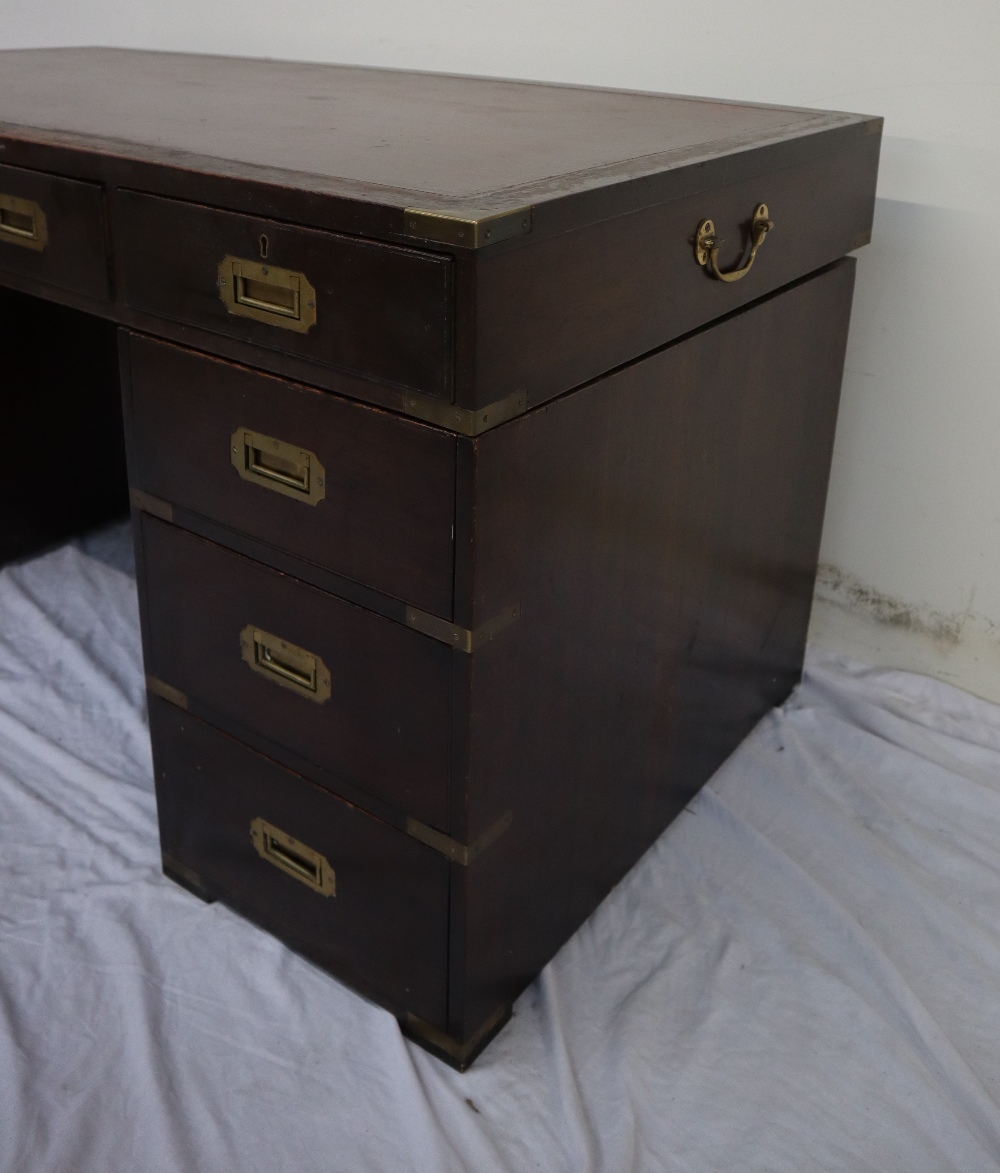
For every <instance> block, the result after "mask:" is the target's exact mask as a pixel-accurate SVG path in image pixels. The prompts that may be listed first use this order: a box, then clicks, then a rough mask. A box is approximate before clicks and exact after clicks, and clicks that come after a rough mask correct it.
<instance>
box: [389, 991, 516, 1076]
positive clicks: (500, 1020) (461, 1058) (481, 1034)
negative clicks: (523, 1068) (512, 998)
mask: <svg viewBox="0 0 1000 1173" xmlns="http://www.w3.org/2000/svg"><path fill="white" fill-rule="evenodd" d="M510 1011H511V1007H510V1004H509V1003H508V1002H501V1004H500V1005H499V1006H498V1007H497V1008H496V1010H494V1011H493V1013H492V1014H491V1015H490V1016H489V1017H488V1018H487V1019H486V1021H485V1022H483V1023H482V1025H481V1026H479V1027H477V1028H476V1030H475V1032H474V1033H473V1034H472V1035H471V1036H470V1037H469V1038H468V1039H467V1040H466V1041H465V1042H464V1043H459V1042H456V1041H455V1040H454V1039H453V1038H452V1037H451V1035H447V1034H445V1033H444V1031H442V1030H438V1028H437V1027H436V1026H431V1024H430V1023H429V1022H424V1020H423V1019H422V1018H418V1017H417V1016H416V1015H415V1014H412V1013H411V1012H410V1011H409V1010H408V1011H407V1012H406V1014H405V1015H404V1016H403V1017H402V1018H401V1019H400V1020H399V1025H400V1027H401V1028H402V1030H403V1033H404V1034H408V1035H409V1036H410V1037H411V1038H412V1039H414V1041H415V1042H418V1043H420V1044H422V1045H424V1046H426V1047H429V1048H430V1049H431V1050H434V1051H438V1052H440V1053H441V1055H442V1057H443V1058H446V1059H447V1060H448V1061H449V1062H451V1063H453V1064H454V1065H455V1066H456V1067H457V1068H458V1069H459V1071H464V1070H465V1069H466V1067H468V1065H469V1064H470V1063H471V1062H472V1060H473V1059H475V1057H476V1056H477V1055H478V1054H479V1052H480V1051H481V1050H482V1049H483V1048H484V1047H485V1046H486V1044H487V1043H488V1042H489V1041H490V1039H492V1037H493V1036H494V1035H495V1034H496V1033H497V1032H498V1031H499V1030H500V1029H501V1028H502V1027H503V1026H505V1025H506V1023H507V1021H508V1019H509V1018H510Z"/></svg>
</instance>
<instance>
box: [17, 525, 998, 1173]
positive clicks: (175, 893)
mask: <svg viewBox="0 0 1000 1173" xmlns="http://www.w3.org/2000/svg"><path fill="white" fill-rule="evenodd" d="M129 564H130V559H129V546H128V535H127V531H126V530H125V529H123V528H121V529H119V528H116V529H114V530H110V531H106V532H104V533H102V534H100V535H97V536H95V537H91V538H89V539H87V540H86V541H84V542H82V543H77V544H74V545H71V546H67V547H64V548H62V549H60V550H57V551H55V552H54V553H51V554H48V555H46V556H45V557H43V558H40V559H37V560H35V561H33V562H29V563H26V564H24V565H21V566H17V567H13V568H9V569H7V570H5V571H3V573H2V574H0V640H2V643H0V1168H3V1169H4V1170H17V1171H18V1173H22V1171H24V1173H46V1171H53V1173H54V1171H59V1173H63V1171H65V1173H90V1171H93V1173H145V1171H155V1173H160V1171H161V1170H162V1171H174V1170H177V1171H178V1173H180V1171H183V1173H202V1171H208V1173H216V1171H218V1173H236V1171H243V1170H250V1171H258V1170H259V1171H261V1173H265V1171H266V1173H283V1171H286V1170H287V1171H289V1173H292V1171H294V1173H323V1171H327V1170H337V1171H340V1170H343V1171H349V1173H363V1171H366V1170H372V1171H377V1173H386V1171H389V1173H391V1171H394V1170H420V1171H424V1170H428V1171H433V1173H442V1171H451V1170H474V1171H476V1173H488V1171H490V1170H517V1171H520V1170H544V1171H545V1173H557V1171H562V1170H567V1171H569V1173H585V1171H588V1170H639V1169H642V1170H671V1171H673V1170H677V1171H681V1170H683V1171H685V1173H686V1171H689V1170H690V1171H698V1173H701V1171H704V1173H730V1171H736V1173H748V1171H752V1170H767V1171H769V1173H770V1171H780V1170H793V1171H795V1173H811V1171H813V1170H838V1171H839V1170H858V1169H862V1170H873V1171H876V1173H888V1171H892V1170H901V1171H905V1173H920V1171H923V1170H945V1169H959V1170H967V1171H969V1173H983V1171H987V1170H994V1169H1000V1107H998V1099H1000V708H997V707H995V706H992V705H989V704H987V703H985V702H983V701H979V700H976V699H974V698H972V697H970V696H968V695H966V694H964V693H962V692H960V691H958V690H957V689H955V688H951V687H948V686H946V685H943V684H940V683H937V682H934V681H931V680H928V679H925V678H923V677H919V676H914V675H908V674H905V673H901V672H888V671H868V670H864V669H861V668H858V667H857V666H850V665H844V664H842V663H839V662H837V661H836V660H835V659H833V658H831V657H829V656H826V655H823V656H821V655H818V654H817V655H813V656H812V657H811V658H810V660H809V663H808V671H807V674H806V679H805V683H804V684H803V685H802V687H800V688H799V690H798V691H797V692H796V693H795V694H794V696H793V697H792V698H791V700H790V701H789V702H788V704H786V705H785V707H784V708H783V709H781V710H779V711H776V712H774V713H772V714H771V715H770V716H769V717H767V718H766V719H765V720H764V721H763V722H762V723H761V725H760V726H759V727H758V728H757V730H756V731H755V732H754V734H753V735H752V736H751V737H750V738H749V740H748V741H747V742H746V743H745V744H744V745H743V746H742V747H741V749H740V750H739V751H738V752H737V753H736V754H735V755H734V757H733V758H732V759H731V760H730V761H729V762H728V763H727V764H726V765H725V766H724V767H723V768H722V769H721V770H720V771H719V773H718V774H717V775H716V777H715V778H714V779H713V780H712V782H711V783H710V785H709V786H708V787H707V788H706V789H705V790H704V791H703V792H702V793H701V794H700V796H699V797H698V798H697V799H696V800H695V801H694V802H693V803H692V804H691V807H690V811H689V813H684V814H682V815H681V816H680V818H679V819H678V820H677V821H676V822H675V823H674V825H673V826H672V827H670V828H669V830H668V831H667V832H666V833H665V834H664V835H663V837H662V838H661V839H660V840H659V842H658V843H657V844H656V845H655V846H654V847H653V848H652V850H651V851H650V852H649V853H648V854H647V855H646V856H645V858H644V859H643V860H642V861H641V862H640V863H639V865H638V866H637V867H636V868H635V869H634V870H633V871H632V873H631V874H630V875H629V876H628V877H627V879H626V880H625V881H624V882H623V883H622V884H621V885H620V886H619V887H618V888H617V889H616V890H615V891H614V892H613V893H612V895H611V896H610V897H609V898H608V900H606V901H605V903H604V904H603V905H602V906H601V908H600V909H599V910H598V911H597V913H595V915H594V916H593V917H592V918H591V919H590V920H589V921H588V922H587V923H586V924H585V925H584V926H583V928H582V929H581V930H580V931H579V932H578V933H577V934H576V936H575V937H573V939H572V940H571V941H570V942H569V943H568V944H567V945H566V947H565V948H564V949H563V950H562V951H561V952H560V953H559V955H558V956H557V957H556V959H555V960H554V961H553V962H552V964H551V965H549V966H548V968H547V969H546V970H545V971H544V973H543V974H542V975H541V977H540V978H539V979H538V980H537V981H536V982H535V984H534V985H533V986H532V987H531V988H530V989H529V990H528V991H527V992H526V993H525V994H524V995H523V996H522V997H521V998H520V1000H519V1001H518V1002H517V1005H516V1008H515V1011H516V1015H515V1017H514V1019H513V1021H512V1022H511V1024H510V1025H509V1026H508V1027H507V1028H506V1029H505V1030H504V1031H503V1032H502V1034H501V1035H500V1036H499V1037H498V1038H497V1040H496V1041H495V1042H494V1043H493V1044H492V1046H491V1047H490V1048H489V1049H488V1050H487V1051H486V1052H485V1053H484V1054H483V1055H482V1056H481V1057H480V1059H479V1060H478V1062H477V1063H476V1065H475V1066H474V1067H473V1069H472V1070H471V1071H470V1072H468V1073H467V1074H466V1075H459V1074H457V1073H456V1072H454V1071H452V1070H450V1069H449V1068H446V1067H444V1066H442V1065H441V1064H440V1063H438V1062H437V1061H435V1060H434V1059H432V1058H431V1057H430V1056H428V1055H427V1054H425V1053H424V1052H423V1051H421V1050H420V1049H419V1048H418V1047H415V1046H413V1045H411V1044H410V1043H407V1042H406V1041H405V1040H404V1039H403V1038H402V1037H401V1036H400V1033H399V1030H398V1029H397V1026H396V1022H395V1019H393V1018H392V1017H391V1016H390V1015H389V1014H387V1013H386V1012H385V1011H383V1010H380V1009H379V1008H377V1007H376V1006H373V1005H372V1004H370V1003H369V1002H367V1001H365V1000H364V999H362V998H360V997H359V996H357V995H356V994H354V993H352V992H351V991H350V990H348V989H346V988H345V987H343V986H341V985H340V984H338V983H337V982H336V981H334V980H332V979H331V978H329V977H327V976H326V975H324V974H323V973H321V972H320V971H319V970H317V969H315V968H314V967H312V966H311V965H310V964H308V963H307V962H305V961H303V960H301V959H300V958H297V957H295V956H294V955H293V954H292V953H290V952H289V951H288V950H286V949H285V948H284V947H283V946H282V945H280V944H279V943H278V942H277V941H275V940H273V939H272V938H271V937H269V936H267V935H265V934H264V933H262V932H260V931H258V930H257V929H255V928H252V927H251V926H250V925H249V924H247V923H245V922H244V921H242V920H240V919H239V918H238V917H237V916H235V915H234V914H233V913H231V912H229V911H227V910H226V909H225V908H224V907H222V906H221V905H219V904H215V905H210V906H208V905H204V904H202V903H201V902H200V901H198V900H197V899H195V898H194V897H193V896H190V895H189V894H188V893H186V892H185V891H183V890H181V889H180V888H178V887H176V886H175V885H174V884H172V883H170V882H169V881H167V880H166V879H164V878H163V877H162V876H161V874H160V870H159V853H158V848H157V837H156V818H155V809H154V801H153V789H152V776H151V766H150V757H149V749H148V745H147V735H146V724H145V716H144V701H143V684H142V673H141V669H140V654H139V636H138V631H137V618H136V602H135V587H134V580H133V578H132V577H131V576H130V565H129Z"/></svg>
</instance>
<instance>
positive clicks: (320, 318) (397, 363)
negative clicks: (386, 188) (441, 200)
mask: <svg viewBox="0 0 1000 1173" xmlns="http://www.w3.org/2000/svg"><path fill="white" fill-rule="evenodd" d="M118 208H119V210H120V215H121V220H120V224H119V226H118V230H119V234H120V250H121V258H122V268H123V273H124V284H125V300H126V302H127V303H128V304H129V305H130V306H131V307H132V308H133V309H137V310H142V311H145V312H146V313H150V314H155V315H157V316H160V317H164V318H171V319H174V320H176V321H180V322H187V323H190V324H191V325H193V326H200V327H202V328H204V329H207V330H213V331H216V332H218V333H221V334H229V335H231V336H233V337H235V338H240V339H243V340H244V341H246V342H252V343H254V344H256V345H259V346H265V347H268V348H269V349H271V350H280V351H286V352H288V353H291V354H296V355H299V356H300V357H302V358H307V359H312V360H313V361H316V362H321V363H325V364H328V365H331V366H335V367H339V368H342V369H343V370H345V371H347V372H350V373H352V374H357V375H362V376H366V377H368V378H371V379H375V380H378V381H380V382H384V383H391V384H396V385H398V386H401V387H407V388H412V389H413V390H416V391H421V392H423V393H424V394H428V395H438V396H444V397H450V394H451V261H450V259H449V258H447V257H443V256H440V255H436V254H433V253H423V252H419V251H417V250H416V249H407V248H398V247H396V246H394V245H389V244H379V243H376V242H374V241H363V240H358V239H355V238H354V237H349V236H341V235H338V234H336V233H333V232H320V231H317V230H315V229H311V228H300V227H296V226H294V225H290V224H282V223H278V222H276V221H273V220H264V219H258V218H255V217H251V216H244V215H240V214H238V213H235V212H222V211H218V210H216V209H214V208H206V207H203V206H202V205H200V204H190V203H185V202H183V201H180V200H172V199H165V198H163V197H161V196H151V195H144V194H141V193H139V192H130V191H124V192H121V193H120V198H119V203H118Z"/></svg>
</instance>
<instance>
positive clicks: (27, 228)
mask: <svg viewBox="0 0 1000 1173" xmlns="http://www.w3.org/2000/svg"><path fill="white" fill-rule="evenodd" d="M0 241H6V242H7V243H8V244H19V245H21V247H22V248H30V249H34V250H35V252H41V251H42V249H43V248H45V246H46V245H47V244H48V243H49V228H48V222H47V221H46V219H45V213H44V212H43V211H42V209H41V207H40V206H39V205H38V204H36V203H35V201H34V200H22V199H20V198H19V197H18V196H12V195H3V194H2V193H0Z"/></svg>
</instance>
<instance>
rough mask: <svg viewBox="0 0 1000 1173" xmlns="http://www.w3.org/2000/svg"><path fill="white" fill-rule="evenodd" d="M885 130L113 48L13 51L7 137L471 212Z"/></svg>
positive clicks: (537, 88) (650, 97)
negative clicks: (840, 133)
mask: <svg viewBox="0 0 1000 1173" xmlns="http://www.w3.org/2000/svg"><path fill="white" fill-rule="evenodd" d="M874 121H878V120H871V119H866V118H864V117H862V116H859V115H852V114H834V113H825V112H817V111H808V110H797V109H789V108H782V107H775V106H759V105H747V104H737V103H729V102H719V101H707V100H702V99H694V98H683V97H674V96H669V95H661V94H643V93H634V92H627V91H621V90H604V89H590V88H582V87H576V86H561V85H546V84H539V83H534V82H531V83H529V82H514V81H499V80H493V79H486V78H469V77H457V76H449V75H439V74H427V73H412V72H403V71H396V70H381V69H368V68H359V67H353V66H350V67H348V66H339V65H315V64H300V63H296V62H287V61H267V60H242V59H237V58H227V57H208V56H194V55H190V54H173V53H149V52H139V51H136V50H127V49H100V48H93V49H90V48H87V49H27V50H10V51H5V52H2V53H0V136H4V137H8V138H13V139H17V138H23V139H28V140H30V141H31V142H32V143H33V144H41V145H48V146H55V147H63V148H66V147H68V148H70V149H75V150H83V151H87V152H96V153H99V154H107V155H113V156H115V157H117V158H121V159H125V160H131V161H135V162H143V163H152V164H154V165H155V164H160V165H165V166H168V167H181V168H187V169H191V170H196V171H202V172H208V173H210V174H216V175H226V176H228V177H229V178H235V179H242V180H248V181H251V182H263V183H272V184H274V183H278V184H280V185H282V186H287V187H292V188H296V189H299V190H302V191H310V192H323V193H326V194H331V195H339V196H343V197H347V198H348V199H352V200H362V201H370V202H375V203H377V204H380V205H382V206H383V207H396V208H398V207H407V206H419V207H427V208H431V209H439V210H448V211H450V212H453V213H456V214H459V215H461V214H469V215H473V216H475V215H477V214H481V213H482V212H483V211H484V210H485V211H489V212H493V213H497V212H500V211H503V210H505V209H514V208H517V207H520V206H523V205H527V204H538V203H540V202H547V201H552V200H558V199H559V198H560V197H564V196H572V195H578V194H581V193H584V192H587V191H593V189H595V188H609V187H614V186H615V185H622V184H624V183H627V182H628V181H630V180H635V179H636V178H639V177H642V176H651V175H656V174H660V175H662V173H664V172H670V171H675V170H678V169H684V168H690V167H692V166H693V165H697V164H700V163H703V162H706V161H713V160H720V159H729V160H730V164H729V171H730V172H732V175H731V179H736V178H739V174H738V172H740V171H741V163H740V160H741V159H743V160H746V161H747V162H749V160H750V156H752V155H754V154H757V155H759V152H760V149H761V148H762V147H764V148H766V147H767V146H768V145H774V144H788V143H792V142H795V141H798V142H799V145H800V151H799V156H800V157H801V150H802V149H805V150H807V151H808V150H810V149H815V150H823V149H828V146H829V143H828V142H824V143H823V144H820V143H819V141H818V140H819V139H820V138H827V139H828V132H830V131H836V130H837V129H838V128H843V129H853V130H855V131H857V130H858V129H860V128H862V127H863V126H864V125H865V124H867V123H871V122H874ZM824 132H827V134H824ZM803 142H804V143H806V144H808V143H810V142H814V143H815V147H813V148H810V147H809V146H808V145H807V146H806V147H804V148H803V147H802V143H803ZM750 165H752V164H750ZM742 170H744V171H745V166H744V167H742ZM633 199H634V196H633Z"/></svg>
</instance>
